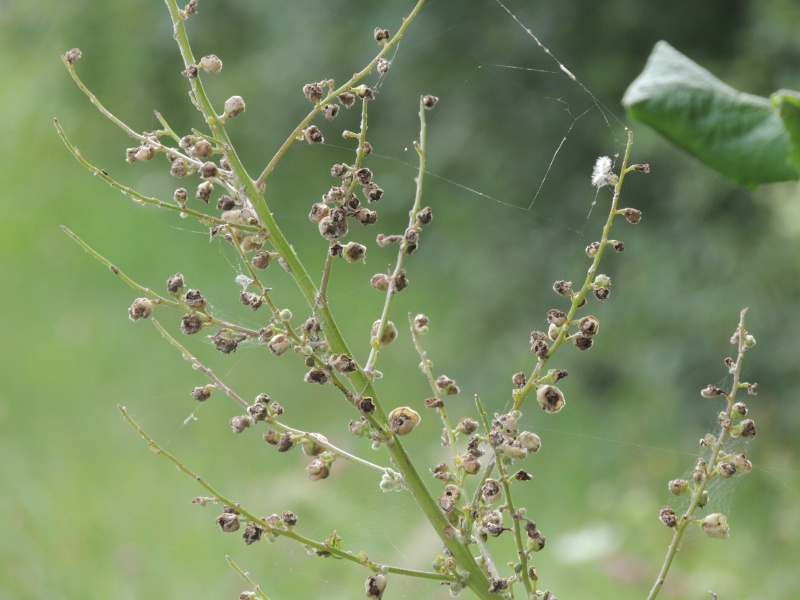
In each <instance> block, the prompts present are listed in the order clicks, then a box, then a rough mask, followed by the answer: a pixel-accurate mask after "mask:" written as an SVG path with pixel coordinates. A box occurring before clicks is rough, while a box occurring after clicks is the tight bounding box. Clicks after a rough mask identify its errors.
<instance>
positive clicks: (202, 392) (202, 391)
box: [191, 384, 217, 402]
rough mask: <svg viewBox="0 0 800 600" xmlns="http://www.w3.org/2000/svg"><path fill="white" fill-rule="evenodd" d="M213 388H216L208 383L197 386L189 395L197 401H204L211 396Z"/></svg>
mask: <svg viewBox="0 0 800 600" xmlns="http://www.w3.org/2000/svg"><path fill="white" fill-rule="evenodd" d="M215 389H217V388H216V386H213V385H210V384H209V385H203V386H198V387H196V388H194V389H193V390H192V393H191V396H192V398H194V399H195V400H197V401H198V402H205V401H206V400H208V399H209V398H211V392H212V391H213V390H215Z"/></svg>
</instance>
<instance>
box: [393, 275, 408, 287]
mask: <svg viewBox="0 0 800 600" xmlns="http://www.w3.org/2000/svg"><path fill="white" fill-rule="evenodd" d="M393 281H394V291H395V292H402V291H403V290H404V289H406V288H407V287H408V275H406V270H405V269H400V272H399V273H398V274H397V276H396V277H395V278H394V280H393Z"/></svg>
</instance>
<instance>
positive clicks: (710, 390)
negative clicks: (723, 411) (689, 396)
mask: <svg viewBox="0 0 800 600" xmlns="http://www.w3.org/2000/svg"><path fill="white" fill-rule="evenodd" d="M700 395H701V396H702V397H703V398H713V397H715V396H724V395H725V391H724V390H723V389H722V388H719V387H717V386H716V385H711V384H708V385H707V386H706V387H704V388H703V389H702V390H700Z"/></svg>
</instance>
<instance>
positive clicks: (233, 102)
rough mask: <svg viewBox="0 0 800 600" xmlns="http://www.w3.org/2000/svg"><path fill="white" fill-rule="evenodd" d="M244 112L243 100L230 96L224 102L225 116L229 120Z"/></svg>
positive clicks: (239, 97)
mask: <svg viewBox="0 0 800 600" xmlns="http://www.w3.org/2000/svg"><path fill="white" fill-rule="evenodd" d="M244 110H245V104H244V99H243V98H242V97H241V96H231V97H230V98H228V99H227V100H226V101H225V116H227V117H229V118H232V117H235V116H236V115H240V114H242V113H243V112H244Z"/></svg>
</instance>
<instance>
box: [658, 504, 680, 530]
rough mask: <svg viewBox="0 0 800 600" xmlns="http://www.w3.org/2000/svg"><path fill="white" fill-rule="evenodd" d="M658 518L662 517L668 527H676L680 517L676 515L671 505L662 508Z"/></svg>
mask: <svg viewBox="0 0 800 600" xmlns="http://www.w3.org/2000/svg"><path fill="white" fill-rule="evenodd" d="M658 518H659V519H661V522H662V523H664V525H666V526H667V527H675V526H676V525H677V524H678V517H677V516H676V515H675V511H674V510H672V508H670V507H669V506H664V507H662V508H661V512H659V514H658Z"/></svg>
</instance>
